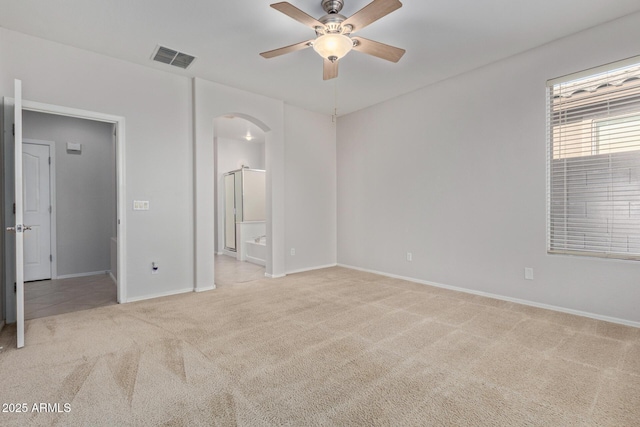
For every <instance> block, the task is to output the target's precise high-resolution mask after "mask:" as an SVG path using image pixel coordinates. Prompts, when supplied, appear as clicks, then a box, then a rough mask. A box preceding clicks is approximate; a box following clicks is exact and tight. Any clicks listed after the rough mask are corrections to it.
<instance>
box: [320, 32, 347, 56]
mask: <svg viewBox="0 0 640 427" xmlns="http://www.w3.org/2000/svg"><path fill="white" fill-rule="evenodd" d="M351 49H353V40H351V38H349V37H347V36H345V35H344V34H324V35H321V36H319V37H318V38H317V39H316V40H315V41H314V42H313V50H315V51H316V52H318V54H319V55H320V56H322V57H323V58H326V59H328V60H330V61H331V62H335V61H337V60H338V59H340V58H342V57H343V56H345V55H346V54H347V53H349V51H350V50H351Z"/></svg>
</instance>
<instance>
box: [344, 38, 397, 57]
mask: <svg viewBox="0 0 640 427" xmlns="http://www.w3.org/2000/svg"><path fill="white" fill-rule="evenodd" d="M351 39H352V40H355V41H356V42H357V43H355V46H353V50H357V51H358V52H362V53H366V54H368V55H373V56H376V57H378V58H382V59H386V60H387V61H391V62H398V61H400V58H402V55H404V53H405V52H406V51H405V50H404V49H400V48H399V47H394V46H389V45H388V44H384V43H380V42H375V41H373V40H369V39H365V38H362V37H352V38H351Z"/></svg>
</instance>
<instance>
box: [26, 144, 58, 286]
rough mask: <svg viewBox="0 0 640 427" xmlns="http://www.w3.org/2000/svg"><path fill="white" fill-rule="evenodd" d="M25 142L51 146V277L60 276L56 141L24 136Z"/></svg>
mask: <svg viewBox="0 0 640 427" xmlns="http://www.w3.org/2000/svg"><path fill="white" fill-rule="evenodd" d="M22 143H23V144H32V145H46V146H48V147H49V157H50V158H51V163H50V164H49V205H50V206H51V215H49V221H50V222H51V225H50V228H51V232H50V238H49V242H50V246H49V253H50V254H51V256H52V257H53V260H52V261H51V279H57V278H58V244H57V242H58V235H57V231H56V228H57V227H56V224H57V222H56V221H57V218H56V143H55V141H45V140H42V139H31V138H24V137H23V138H22Z"/></svg>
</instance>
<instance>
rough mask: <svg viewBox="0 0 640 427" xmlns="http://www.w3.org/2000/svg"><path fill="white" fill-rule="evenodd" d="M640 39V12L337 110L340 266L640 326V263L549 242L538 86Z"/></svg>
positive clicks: (628, 52)
mask: <svg viewBox="0 0 640 427" xmlns="http://www.w3.org/2000/svg"><path fill="white" fill-rule="evenodd" d="M639 39H640V14H635V15H631V16H628V17H625V18H622V19H620V20H617V21H613V22H610V23H608V24H605V25H602V26H599V27H596V28H592V29H589V30H587V31H584V32H582V33H579V34H576V35H573V36H571V37H567V38H565V39H562V40H559V41H556V42H553V43H550V44H548V45H545V46H542V47H540V48H537V49H534V50H531V51H528V52H525V53H523V54H521V55H517V56H515V57H512V58H509V59H506V60H503V61H500V62H498V63H494V64H492V65H489V66H486V67H483V68H480V69H478V70H475V71H473V72H471V73H466V74H463V75H460V76H458V77H455V78H451V79H449V80H446V81H443V82H441V83H439V84H435V85H432V86H430V87H426V88H424V89H422V90H419V91H416V92H413V93H410V94H408V95H405V96H402V97H399V98H396V99H393V100H390V101H387V102H384V103H382V104H379V105H376V106H374V107H371V108H368V109H365V110H361V111H359V112H355V113H353V114H350V115H347V116H344V117H340V118H339V119H338V131H337V141H338V142H337V144H338V148H337V151H338V183H339V188H338V262H339V263H341V264H346V265H351V266H356V267H360V268H365V269H371V270H377V271H382V272H385V273H390V274H396V275H400V276H405V277H411V278H416V279H421V280H426V281H431V282H436V283H440V284H445V285H450V286H457V287H461V288H466V289H471V290H475V291H481V292H488V293H492V294H497V295H501V296H506V297H512V298H518V299H523V300H527V301H531V302H535V303H542V304H549V305H554V306H559V307H562V308H568V309H573V310H579V311H584V312H587V313H591V314H594V315H597V316H606V317H612V318H617V319H621V320H623V321H628V322H640V310H639V309H638V304H639V303H640V263H637V262H625V261H615V260H605V259H594V258H587V257H568V256H552V255H547V253H546V243H545V232H546V231H545V230H546V205H545V203H546V201H545V200H546V199H545V198H546V178H545V173H546V172H545V167H546V153H545V82H546V80H547V79H549V78H554V77H558V76H562V75H565V74H569V73H572V72H576V71H580V70H583V69H586V68H590V67H594V66H598V65H601V64H604V63H608V62H612V61H616V60H619V59H623V58H627V57H630V56H634V55H638V54H640V49H639V47H638V43H637V41H638V40H639ZM406 252H412V253H413V261H412V262H407V261H406V258H405V256H406ZM524 267H532V268H533V269H534V277H535V280H533V281H525V280H524V274H523V269H524Z"/></svg>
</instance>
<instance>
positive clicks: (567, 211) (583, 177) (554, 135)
mask: <svg viewBox="0 0 640 427" xmlns="http://www.w3.org/2000/svg"><path fill="white" fill-rule="evenodd" d="M629 62H630V61H628V60H627V61H626V62H625V65H624V66H623V67H620V66H619V64H618V67H616V66H615V64H614V65H612V66H610V67H608V68H609V69H608V70H606V71H603V70H602V68H599V69H598V70H597V71H594V73H593V74H591V75H588V74H586V73H585V72H581V73H579V77H576V75H574V76H567V77H566V78H563V79H554V80H551V81H549V82H547V95H548V96H547V244H548V251H549V252H550V253H565V254H576V255H591V256H601V257H611V258H621V259H638V260H640V58H638V59H637V61H636V62H635V63H632V64H631V65H629ZM585 74H586V75H585Z"/></svg>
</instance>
